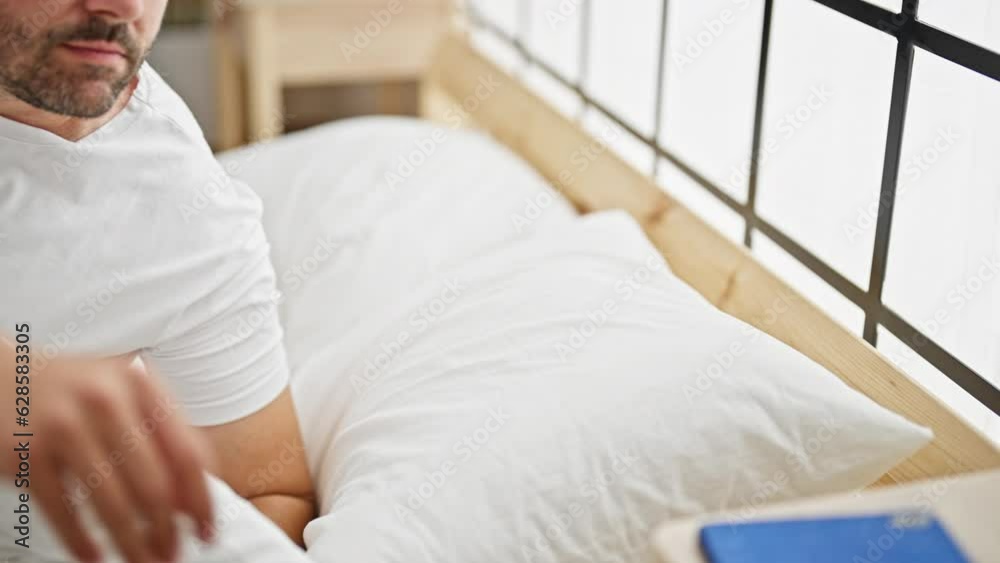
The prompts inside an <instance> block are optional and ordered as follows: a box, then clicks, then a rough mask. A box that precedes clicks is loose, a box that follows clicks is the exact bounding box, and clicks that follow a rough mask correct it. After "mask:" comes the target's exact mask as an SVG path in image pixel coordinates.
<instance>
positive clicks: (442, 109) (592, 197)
mask: <svg viewBox="0 0 1000 563" xmlns="http://www.w3.org/2000/svg"><path fill="white" fill-rule="evenodd" d="M484 77H494V78H493V80H495V82H496V83H498V84H499V85H500V86H499V87H496V88H494V89H491V90H490V92H489V94H488V95H485V96H484V95H483V89H482V83H483V79H484ZM477 88H478V89H479V90H478V91H477ZM421 95H422V96H421V97H422V101H421V111H422V114H423V116H424V117H427V118H429V119H436V120H438V121H439V122H441V123H445V124H448V126H449V127H454V126H456V125H459V124H461V126H464V127H472V128H478V129H483V130H486V131H488V132H489V133H490V134H491V135H493V136H494V137H495V138H496V139H498V140H499V141H501V142H502V143H503V144H505V145H506V146H507V147H509V148H510V149H511V150H513V151H514V152H516V153H517V154H518V155H519V156H521V157H522V158H523V159H524V160H525V161H527V162H528V163H530V164H531V165H532V166H533V167H534V168H535V169H536V170H537V171H538V172H539V173H540V174H541V175H542V176H544V177H545V178H546V179H548V180H549V181H550V182H551V183H552V184H553V185H554V186H556V187H557V188H558V189H559V190H560V192H561V193H562V194H563V195H564V196H565V197H566V198H568V199H569V200H570V201H571V202H572V203H573V204H574V206H575V207H576V208H577V209H578V210H579V212H580V213H583V214H586V213H591V212H594V211H599V210H605V209H614V208H620V209H624V210H626V211H627V212H628V213H629V214H631V215H632V216H633V217H634V218H635V219H636V221H638V222H639V223H640V224H641V225H642V226H643V229H644V230H645V232H646V234H647V236H648V237H649V239H650V240H651V241H652V242H653V243H654V244H655V246H656V247H657V249H658V250H659V251H660V252H661V253H662V255H663V256H664V257H665V258H666V260H667V261H668V263H669V265H670V267H671V268H672V269H673V270H674V271H675V272H676V273H677V275H678V276H680V277H681V278H682V279H683V280H684V281H686V282H687V283H688V284H690V285H691V286H692V287H694V288H695V289H696V290H697V291H698V292H699V293H701V294H702V295H703V296H704V297H705V298H706V299H708V300H709V301H711V302H712V303H713V304H714V305H715V306H716V307H718V308H719V309H721V310H722V311H724V312H726V313H728V314H730V315H732V316H734V317H737V318H740V319H742V320H744V321H746V322H748V323H750V324H752V325H754V326H756V327H758V328H760V329H761V330H763V331H765V332H767V333H769V334H771V335H773V336H775V337H776V338H778V339H779V340H781V341H783V342H785V343H787V344H788V345H790V346H792V347H793V348H795V349H797V350H799V351H800V352H802V353H803V354H805V355H806V356H808V357H810V358H812V359H813V360H815V361H816V362H818V363H819V364H821V365H823V366H824V367H826V368H827V369H829V370H830V371H832V372H833V373H835V374H836V375H837V376H838V377H840V378H841V379H842V380H843V381H845V382H846V383H847V384H849V385H850V386H852V387H854V388H855V389H857V390H859V391H861V392H862V393H864V394H865V395H867V396H869V397H870V398H872V399H873V400H875V401H876V402H878V403H880V404H882V405H883V406H885V407H887V408H888V409H890V410H892V411H895V412H897V413H899V414H901V415H903V416H905V417H906V418H908V419H910V420H913V421H915V422H918V423H919V424H922V425H925V426H927V427H929V428H932V429H933V431H934V435H935V438H934V440H933V442H932V443H931V444H930V445H929V446H927V447H925V448H924V449H922V450H921V451H919V452H918V453H917V454H916V455H914V456H912V457H911V458H909V459H907V460H906V461H905V462H903V463H901V464H899V465H898V466H897V467H895V468H893V469H892V470H891V471H889V472H888V473H886V474H885V475H884V476H883V478H882V479H881V480H880V481H879V482H878V483H877V485H890V484H895V483H905V482H910V481H914V480H919V479H927V478H932V477H942V476H946V475H952V474H956V473H966V472H974V471H982V470H987V469H994V468H998V467H1000V450H998V449H997V447H996V446H995V445H994V444H993V443H992V442H991V441H990V440H988V439H987V438H986V437H985V436H983V435H982V434H981V433H980V432H979V431H978V430H976V429H974V428H972V427H971V426H969V425H968V424H966V423H965V422H964V421H963V420H962V419H960V418H959V417H958V416H957V415H956V414H955V413H954V412H953V411H952V410H951V409H950V408H949V407H948V406H947V405H945V404H943V403H942V402H940V401H939V400H938V399H936V398H935V397H934V396H932V395H931V394H930V393H929V392H928V391H927V390H925V389H924V388H923V387H921V386H920V385H919V384H918V383H916V382H915V381H914V380H912V379H911V378H910V377H909V376H908V375H907V374H905V373H903V372H901V371H900V370H898V369H897V368H896V367H895V366H894V365H893V364H892V363H891V362H889V361H888V360H887V359H886V358H885V357H883V356H882V355H881V354H880V353H879V352H877V351H876V350H875V349H874V348H873V347H872V346H871V345H869V344H868V343H867V342H865V341H863V340H861V339H860V338H858V337H856V336H854V335H852V334H851V333H850V332H848V331H847V330H846V329H844V328H843V327H841V326H840V325H838V324H837V323H835V322H834V321H833V320H831V318H830V317H829V316H827V315H826V314H825V313H824V312H823V311H822V310H821V309H820V308H819V307H817V306H816V305H814V304H813V303H811V302H810V301H809V300H807V299H806V298H804V297H802V296H801V295H800V294H799V293H797V292H796V291H795V290H793V289H792V288H791V287H789V286H788V285H787V284H786V283H784V282H783V281H782V280H781V279H779V278H778V277H777V276H775V275H774V274H773V273H771V272H770V271H768V269H767V268H765V267H764V266H762V265H761V264H760V263H758V262H757V261H756V260H755V259H754V258H753V257H752V256H751V255H750V254H749V253H748V252H747V251H746V250H745V249H744V248H742V247H739V246H737V245H735V244H733V243H731V242H729V240H727V239H726V238H725V237H723V236H722V235H721V234H719V233H718V232H717V231H716V230H715V229H713V228H712V227H711V226H709V225H708V224H706V223H705V222H704V221H702V220H701V219H699V217H697V216H696V215H695V214H693V213H692V212H691V211H689V210H688V209H687V208H685V207H684V206H683V205H682V204H681V203H679V202H678V201H676V200H675V199H673V198H672V197H671V196H670V195H669V194H668V193H664V191H663V190H661V189H660V188H659V187H658V186H657V185H656V184H655V183H654V182H653V181H652V180H651V179H650V178H649V177H648V176H647V175H645V174H643V173H641V172H639V171H637V170H635V169H634V168H633V167H632V166H630V165H629V164H627V163H626V162H625V161H624V160H623V159H621V158H620V157H618V156H617V155H615V154H614V153H613V152H612V151H608V150H605V151H602V152H600V153H599V154H598V155H596V156H595V157H594V159H593V161H592V163H591V165H590V167H589V169H588V171H587V173H586V174H577V175H568V174H566V173H565V171H567V170H571V169H572V163H571V160H570V159H571V155H572V154H573V152H574V151H576V150H577V149H579V148H580V147H585V146H589V145H592V144H594V143H595V142H596V139H595V138H594V137H593V136H592V135H591V134H590V133H588V132H586V131H585V130H584V129H583V128H582V127H581V126H580V125H578V124H577V123H575V122H574V121H572V120H570V119H568V118H567V117H565V116H564V115H562V114H561V113H560V112H558V111H556V110H555V109H554V108H552V107H551V106H550V105H548V104H547V103H546V102H545V101H543V100H542V99H541V98H540V97H538V96H537V95H536V94H534V93H533V92H531V91H530V90H529V89H527V88H526V87H525V86H523V85H522V84H520V83H519V82H518V80H517V79H515V78H514V77H512V76H510V75H509V74H508V73H506V72H505V71H504V70H502V69H501V68H500V67H499V66H497V65H496V64H495V63H493V62H491V61H490V60H489V59H487V58H486V57H485V56H483V55H482V54H480V53H479V52H478V51H477V50H476V49H475V48H474V47H473V46H472V45H471V43H470V40H469V37H468V35H467V34H464V33H462V32H460V31H456V32H454V33H452V34H451V35H449V36H448V37H447V38H446V39H445V40H443V41H442V43H441V45H440V47H439V49H438V51H437V53H436V55H435V57H434V58H433V62H432V65H431V68H430V70H429V72H428V73H427V75H426V76H425V77H424V79H423V80H422V83H421ZM463 108H464V109H463ZM470 110H471V111H470ZM776 303H787V304H788V305H787V311H784V310H782V311H781V314H775V304H776Z"/></svg>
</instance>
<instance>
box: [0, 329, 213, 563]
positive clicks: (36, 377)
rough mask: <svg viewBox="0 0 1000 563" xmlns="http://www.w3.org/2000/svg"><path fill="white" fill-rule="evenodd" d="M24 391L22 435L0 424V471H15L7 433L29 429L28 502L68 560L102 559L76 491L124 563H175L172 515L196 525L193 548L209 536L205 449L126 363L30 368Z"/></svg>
mask: <svg viewBox="0 0 1000 563" xmlns="http://www.w3.org/2000/svg"><path fill="white" fill-rule="evenodd" d="M13 366H14V356H13V350H12V349H11V348H10V346H9V344H8V343H6V342H4V341H3V340H2V339H0V373H3V374H9V373H13ZM13 382H14V378H13V377H6V376H4V377H0V398H2V399H3V401H4V403H9V404H14V387H13ZM31 389H32V398H33V399H34V401H32V404H31V427H30V428H20V429H15V428H14V427H13V426H12V425H11V423H10V422H2V423H0V432H2V435H0V440H2V443H3V446H4V451H5V453H4V454H3V458H2V461H0V472H2V473H3V474H6V475H13V474H14V473H16V471H17V461H18V460H17V458H16V456H15V455H14V453H13V449H12V448H13V447H14V446H16V444H15V443H13V441H12V440H13V438H12V437H11V436H12V434H13V433H14V432H17V431H22V432H23V431H25V430H30V431H32V432H33V433H34V437H33V438H32V442H31V447H32V455H31V484H30V492H29V494H30V495H31V498H32V499H33V500H36V501H37V502H38V506H40V507H41V509H42V511H43V512H44V513H45V514H46V516H47V517H48V519H49V521H50V522H51V524H52V526H53V528H54V529H55V530H56V532H57V533H58V534H59V536H60V537H61V538H62V540H63V542H64V543H65V545H66V547H67V549H68V550H69V551H70V552H71V553H72V554H73V555H74V556H75V557H77V558H78V559H80V560H83V561H97V560H98V559H100V557H101V555H100V553H99V550H98V547H97V545H96V543H95V542H94V540H93V538H92V537H90V535H89V534H88V533H87V531H86V530H84V528H83V526H82V525H81V519H80V515H79V511H78V508H79V506H81V505H83V504H84V501H85V499H83V498H77V497H74V494H76V492H77V491H76V489H77V487H86V488H87V489H88V490H92V493H91V495H90V499H89V502H91V503H92V504H93V506H94V508H95V509H96V512H97V515H98V516H99V517H100V518H101V520H102V521H103V523H104V524H105V525H106V527H107V529H108V532H109V534H110V536H111V538H112V539H113V541H114V543H115V544H116V546H117V548H118V550H119V551H120V552H121V555H122V557H123V558H124V559H125V560H126V561H128V562H129V563H148V562H150V561H173V560H175V559H176V557H177V555H178V552H179V549H178V548H179V545H178V531H177V529H176V525H175V518H174V516H175V514H176V513H178V512H183V513H186V514H188V515H190V516H191V517H192V518H193V519H194V520H195V522H197V523H198V524H199V527H198V529H199V535H200V536H201V539H202V540H209V539H210V538H211V535H212V525H211V522H212V516H213V515H212V506H211V502H210V500H209V494H208V491H207V486H206V481H205V473H204V472H205V471H206V466H207V465H208V460H209V458H210V454H209V453H208V452H209V451H210V450H209V448H208V447H207V446H206V445H205V444H204V442H203V439H202V438H201V437H200V436H199V435H198V434H197V433H196V432H195V431H194V430H193V429H191V428H190V427H189V426H188V425H187V424H186V423H185V421H184V420H183V418H182V417H181V415H180V413H178V412H174V411H175V409H174V407H173V406H172V405H173V403H172V402H171V400H170V398H169V395H168V394H167V393H166V391H165V390H164V389H163V388H161V387H160V385H159V384H158V382H157V381H155V378H153V377H150V376H148V375H146V374H145V373H144V372H143V371H142V370H141V369H139V368H136V367H134V366H133V365H132V361H131V358H128V359H115V360H102V361H82V360H80V361H67V360H62V359H59V360H54V361H53V362H51V363H50V364H48V365H47V366H45V367H44V368H43V369H39V368H38V367H37V366H35V367H34V369H33V370H32V376H31ZM8 399H9V400H8ZM8 446H9V447H8ZM67 484H69V485H71V486H70V487H68V488H67ZM78 496H79V495H78Z"/></svg>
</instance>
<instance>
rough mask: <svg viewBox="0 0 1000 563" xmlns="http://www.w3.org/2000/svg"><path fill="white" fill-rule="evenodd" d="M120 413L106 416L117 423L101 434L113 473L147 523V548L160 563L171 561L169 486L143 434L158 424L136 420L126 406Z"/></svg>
mask: <svg viewBox="0 0 1000 563" xmlns="http://www.w3.org/2000/svg"><path fill="white" fill-rule="evenodd" d="M123 409H124V412H123V413H110V412H109V413H107V414H108V415H109V417H111V418H109V420H111V419H114V418H120V423H114V424H105V425H103V427H102V430H101V432H102V434H103V437H104V440H105V444H106V446H107V448H108V449H109V450H110V451H111V456H112V460H111V462H112V464H113V465H114V466H115V469H114V471H115V472H116V473H117V474H118V475H120V478H121V481H122V484H123V486H124V487H125V488H126V493H127V494H128V495H129V496H130V497H131V498H132V504H134V505H137V506H138V507H139V508H140V509H141V510H142V515H143V516H144V517H145V518H146V519H147V521H148V523H149V526H150V527H149V529H148V530H147V536H148V537H147V543H148V545H149V547H150V548H151V549H152V550H153V551H154V552H155V553H156V554H157V556H158V557H159V559H160V560H163V561H172V560H173V559H174V558H175V557H176V555H177V545H178V543H177V542H178V532H177V525H176V522H175V520H174V518H173V513H174V506H173V491H172V488H173V483H172V482H171V479H170V476H169V473H168V471H167V469H166V468H165V465H166V460H165V459H164V458H163V456H162V455H161V454H160V452H159V447H158V445H157V443H156V441H155V440H154V439H153V438H152V437H150V436H147V435H146V434H145V433H144V432H145V429H146V428H147V425H148V426H150V427H152V428H153V432H156V431H157V430H158V429H157V428H156V425H157V424H158V423H157V422H156V421H155V420H152V419H140V418H139V414H138V411H137V410H136V409H135V407H134V405H131V404H128V405H127V406H124V407H123ZM122 428H125V430H124V431H123V430H122ZM127 439H131V441H130V443H129V447H128V448H126V447H125V443H126V440H127ZM126 450H128V451H126ZM115 458H117V461H116V460H115Z"/></svg>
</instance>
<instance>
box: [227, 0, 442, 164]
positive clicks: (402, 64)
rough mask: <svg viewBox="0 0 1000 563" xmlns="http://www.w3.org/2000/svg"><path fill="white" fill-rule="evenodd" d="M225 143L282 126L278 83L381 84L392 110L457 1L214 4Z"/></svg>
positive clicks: (234, 0)
mask: <svg viewBox="0 0 1000 563" xmlns="http://www.w3.org/2000/svg"><path fill="white" fill-rule="evenodd" d="M215 5H216V10H215V29H216V33H215V35H216V46H215V52H216V68H217V72H216V74H217V76H218V81H219V82H218V86H217V92H218V93H217V99H218V102H217V109H216V111H217V115H218V122H219V127H218V129H219V133H218V138H219V144H220V145H221V147H220V148H229V147H233V146H237V145H240V144H242V143H243V142H245V141H247V140H259V139H267V138H270V137H274V136H277V135H279V134H281V133H282V131H283V128H284V123H285V120H284V112H283V96H282V88H283V87H286V86H329V85H338V84H349V83H378V84H381V86H380V89H379V94H378V96H379V100H380V102H379V103H380V106H382V109H384V110H385V112H386V113H393V109H394V106H395V105H396V104H398V103H399V90H398V88H399V87H398V84H399V83H400V82H403V81H415V80H417V79H418V78H419V77H420V76H421V75H422V74H423V71H424V69H425V68H426V66H427V64H428V62H429V61H430V56H431V54H432V52H433V49H434V47H435V45H436V44H437V41H438V39H439V37H440V36H441V34H442V33H443V32H444V31H445V30H446V29H447V28H448V25H449V23H450V18H451V16H452V9H453V8H452V2H451V0H217V1H216V2H215Z"/></svg>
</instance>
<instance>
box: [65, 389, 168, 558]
mask: <svg viewBox="0 0 1000 563" xmlns="http://www.w3.org/2000/svg"><path fill="white" fill-rule="evenodd" d="M92 406H93V405H92ZM106 408H109V406H108V405H99V406H97V409H96V412H97V413H100V415H101V416H98V417H91V418H92V420H94V421H96V420H100V421H101V422H103V423H108V421H109V420H111V421H114V422H111V424H112V425H116V426H118V427H119V428H121V426H120V424H118V423H117V420H120V418H117V416H116V415H115V414H113V413H107V412H103V410H104V409H106ZM105 416H107V417H108V418H107V419H105V418H104V417H105ZM77 418H78V420H80V421H81V422H80V423H79V424H78V425H77V428H76V429H74V430H73V431H72V432H71V433H70V434H69V435H68V436H69V438H70V440H69V441H70V442H71V443H72V447H69V448H67V449H66V450H64V451H63V452H62V455H63V461H64V463H65V466H66V469H67V470H68V472H69V473H71V474H73V475H75V476H76V477H77V478H79V479H80V480H82V481H83V482H85V483H87V482H89V481H88V479H89V478H90V477H91V474H92V473H95V472H96V468H95V467H94V464H95V463H102V462H104V463H108V466H111V465H110V462H109V461H108V460H110V459H111V452H109V451H108V450H107V449H105V448H104V447H103V440H102V438H101V435H102V432H103V431H102V430H100V429H98V428H96V427H94V425H93V424H92V423H91V424H88V423H86V422H83V417H82V416H80V417H77ZM97 475H100V476H101V481H100V484H99V485H97V486H96V487H94V492H93V495H92V496H91V499H92V501H93V503H94V507H95V508H96V509H97V514H98V516H99V517H100V519H101V520H102V521H103V522H104V525H105V527H106V528H107V530H108V532H109V534H110V535H111V538H112V540H113V541H114V543H115V545H116V546H117V548H118V550H119V552H120V553H121V555H122V557H123V558H124V559H125V560H126V561H128V562H129V563H146V562H148V561H151V560H152V554H151V553H150V551H149V549H148V548H147V546H146V541H145V534H144V533H143V531H142V529H141V527H140V526H142V525H143V524H144V522H142V521H141V517H142V513H141V512H140V510H139V507H137V506H135V505H134V504H133V503H132V501H131V498H130V497H129V495H128V493H127V491H126V489H125V487H124V486H123V484H122V481H121V478H120V474H119V472H118V470H117V469H113V470H112V471H111V472H110V473H109V474H107V475H103V474H101V473H97Z"/></svg>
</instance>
